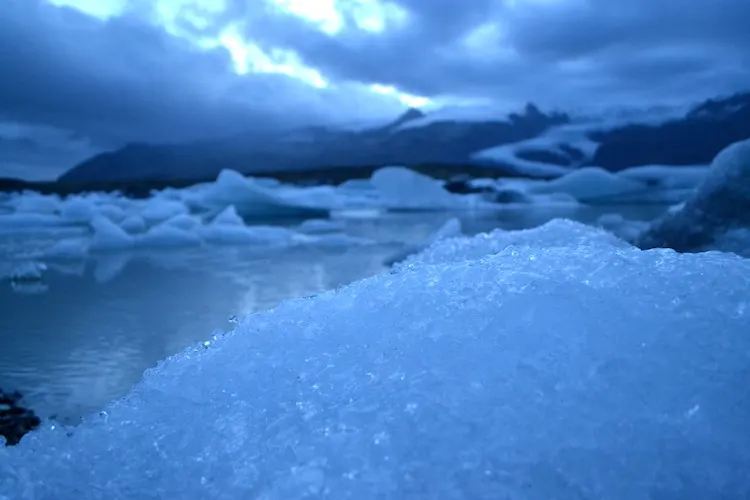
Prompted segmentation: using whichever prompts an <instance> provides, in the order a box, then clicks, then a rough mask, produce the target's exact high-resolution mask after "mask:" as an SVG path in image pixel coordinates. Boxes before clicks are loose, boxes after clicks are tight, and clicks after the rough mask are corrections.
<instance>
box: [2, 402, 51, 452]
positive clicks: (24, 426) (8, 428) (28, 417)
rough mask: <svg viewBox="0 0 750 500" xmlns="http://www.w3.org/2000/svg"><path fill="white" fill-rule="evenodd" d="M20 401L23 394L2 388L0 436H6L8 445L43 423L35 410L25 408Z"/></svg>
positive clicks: (17, 441) (15, 442) (16, 442)
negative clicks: (5, 390)
mask: <svg viewBox="0 0 750 500" xmlns="http://www.w3.org/2000/svg"><path fill="white" fill-rule="evenodd" d="M20 403H21V394H19V393H18V392H4V391H3V390H2V389H0V436H2V437H4V438H5V445H6V446H13V445H16V444H18V443H19V441H21V438H22V437H23V436H24V434H26V433H28V432H31V431H32V430H34V429H36V428H37V427H38V426H39V424H40V423H41V420H40V419H39V417H37V416H36V414H34V411H33V410H29V409H28V408H24V407H23V406H21V405H20Z"/></svg>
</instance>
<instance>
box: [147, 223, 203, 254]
mask: <svg viewBox="0 0 750 500" xmlns="http://www.w3.org/2000/svg"><path fill="white" fill-rule="evenodd" d="M170 222H171V221H165V222H162V223H161V224H158V225H156V226H154V227H152V228H151V229H149V230H148V231H146V232H145V233H144V234H140V235H137V236H136V237H135V239H134V242H133V244H134V245H136V246H144V247H151V248H153V247H191V246H200V245H201V242H202V241H201V238H200V236H199V235H198V234H196V233H195V232H193V231H191V230H190V229H183V228H182V227H180V226H179V225H175V224H170Z"/></svg>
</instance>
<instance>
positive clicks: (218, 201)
mask: <svg viewBox="0 0 750 500" xmlns="http://www.w3.org/2000/svg"><path fill="white" fill-rule="evenodd" d="M186 196H187V198H186V200H187V203H188V204H189V205H193V206H201V207H205V208H206V209H209V210H218V211H220V210H223V209H224V208H226V207H228V206H229V205H234V207H235V209H236V211H237V213H238V214H239V215H240V216H242V217H246V218H248V219H250V218H258V217H262V216H268V215H276V216H283V215H295V216H311V217H315V216H319V215H327V214H328V211H329V210H330V209H331V208H333V207H336V206H337V198H336V195H335V191H334V189H333V188H330V187H328V186H325V187H324V189H323V190H321V189H318V190H312V189H303V188H292V187H285V188H279V187H277V186H269V185H268V184H266V183H261V182H257V181H256V180H255V179H252V178H246V177H244V176H242V174H240V173H238V172H235V171H233V170H222V171H221V172H220V173H219V176H218V177H217V179H216V181H215V182H214V183H212V184H209V185H207V186H205V187H203V188H202V189H200V190H198V191H195V192H194V193H193V194H189V193H188V194H187V195H186Z"/></svg>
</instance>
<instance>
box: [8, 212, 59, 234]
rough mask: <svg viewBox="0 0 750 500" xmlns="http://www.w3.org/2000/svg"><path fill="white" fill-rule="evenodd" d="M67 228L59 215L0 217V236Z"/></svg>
mask: <svg viewBox="0 0 750 500" xmlns="http://www.w3.org/2000/svg"><path fill="white" fill-rule="evenodd" d="M67 226H68V224H67V223H66V222H65V221H64V220H63V219H62V218H60V216H59V215H54V214H44V213H34V212H15V213H10V214H1V215H0V234H2V233H17V232H33V231H44V230H49V229H57V228H65V227H67Z"/></svg>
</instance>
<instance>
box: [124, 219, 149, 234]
mask: <svg viewBox="0 0 750 500" xmlns="http://www.w3.org/2000/svg"><path fill="white" fill-rule="evenodd" d="M120 227H121V228H122V229H123V230H124V231H127V232H128V233H130V234H139V233H144V232H146V221H145V220H143V217H141V216H140V215H130V216H128V217H126V218H125V219H124V220H123V221H122V222H120Z"/></svg>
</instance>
